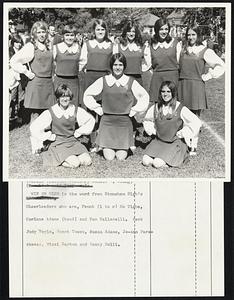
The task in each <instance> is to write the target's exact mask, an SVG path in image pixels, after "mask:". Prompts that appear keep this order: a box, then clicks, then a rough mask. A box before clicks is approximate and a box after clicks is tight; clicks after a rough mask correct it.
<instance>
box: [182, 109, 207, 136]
mask: <svg viewBox="0 0 234 300" xmlns="http://www.w3.org/2000/svg"><path fill="white" fill-rule="evenodd" d="M180 117H181V119H182V120H183V122H184V125H183V128H182V135H183V137H184V138H186V137H187V127H188V128H189V129H190V132H191V137H190V138H194V137H197V136H198V134H199V130H200V127H201V125H202V123H201V120H200V119H199V118H198V117H197V116H196V115H195V114H194V113H193V112H191V110H189V109H188V108H187V107H186V106H183V108H182V109H181V113H180Z"/></svg>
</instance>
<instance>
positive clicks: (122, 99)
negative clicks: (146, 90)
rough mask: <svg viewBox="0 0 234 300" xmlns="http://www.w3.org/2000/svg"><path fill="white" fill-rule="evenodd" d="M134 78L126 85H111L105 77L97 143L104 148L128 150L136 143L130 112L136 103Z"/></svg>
mask: <svg viewBox="0 0 234 300" xmlns="http://www.w3.org/2000/svg"><path fill="white" fill-rule="evenodd" d="M132 83H133V78H131V77H130V78H129V80H128V82H127V84H126V85H125V86H119V87H118V86H117V85H116V84H114V85H113V86H111V87H109V86H108V84H107V82H106V79H105V77H103V91H102V109H103V112H104V115H103V116H102V117H101V121H100V126H99V132H98V136H97V140H96V143H97V145H98V146H100V147H102V148H110V149H116V150H117V149H119V150H121V149H122V150H128V149H129V148H130V147H131V146H133V145H134V139H133V126H132V122H131V119H130V117H129V113H130V110H131V107H132V106H133V103H134V96H133V93H132V91H131V87H132Z"/></svg>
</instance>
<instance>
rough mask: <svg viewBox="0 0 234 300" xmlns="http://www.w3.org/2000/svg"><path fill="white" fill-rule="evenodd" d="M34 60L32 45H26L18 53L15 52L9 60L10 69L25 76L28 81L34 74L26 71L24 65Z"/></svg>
mask: <svg viewBox="0 0 234 300" xmlns="http://www.w3.org/2000/svg"><path fill="white" fill-rule="evenodd" d="M33 58H34V46H33V44H32V43H27V44H26V45H24V46H23V48H21V49H20V50H19V51H18V52H16V53H15V54H14V55H13V56H12V58H11V60H10V66H11V68H12V69H13V70H14V71H15V72H18V73H23V74H25V75H26V76H27V77H28V78H29V79H32V78H33V77H34V76H35V74H34V73H32V72H31V71H29V70H28V69H27V67H26V66H25V65H24V64H27V63H29V62H30V61H31V60H32V59H33Z"/></svg>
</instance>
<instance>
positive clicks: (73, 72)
mask: <svg viewBox="0 0 234 300" xmlns="http://www.w3.org/2000/svg"><path fill="white" fill-rule="evenodd" d="M56 50H57V55H56V58H55V60H56V71H55V72H56V74H57V75H59V76H77V75H78V71H79V60H80V49H79V48H78V52H77V53H68V51H65V52H64V53H61V52H60V51H59V48H58V45H56Z"/></svg>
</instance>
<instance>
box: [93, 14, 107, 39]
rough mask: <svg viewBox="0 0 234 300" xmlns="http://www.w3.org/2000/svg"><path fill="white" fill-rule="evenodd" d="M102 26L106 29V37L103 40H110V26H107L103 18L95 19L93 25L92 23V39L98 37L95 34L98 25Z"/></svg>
mask: <svg viewBox="0 0 234 300" xmlns="http://www.w3.org/2000/svg"><path fill="white" fill-rule="evenodd" d="M98 25H99V26H102V27H103V28H104V29H105V31H106V32H105V36H104V39H103V41H106V42H110V39H109V38H108V35H109V32H108V27H107V24H106V22H105V21H104V20H102V19H95V20H94V21H93V25H92V30H93V33H92V36H91V39H92V40H93V39H95V38H96V35H95V29H96V27H97V26H98Z"/></svg>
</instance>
